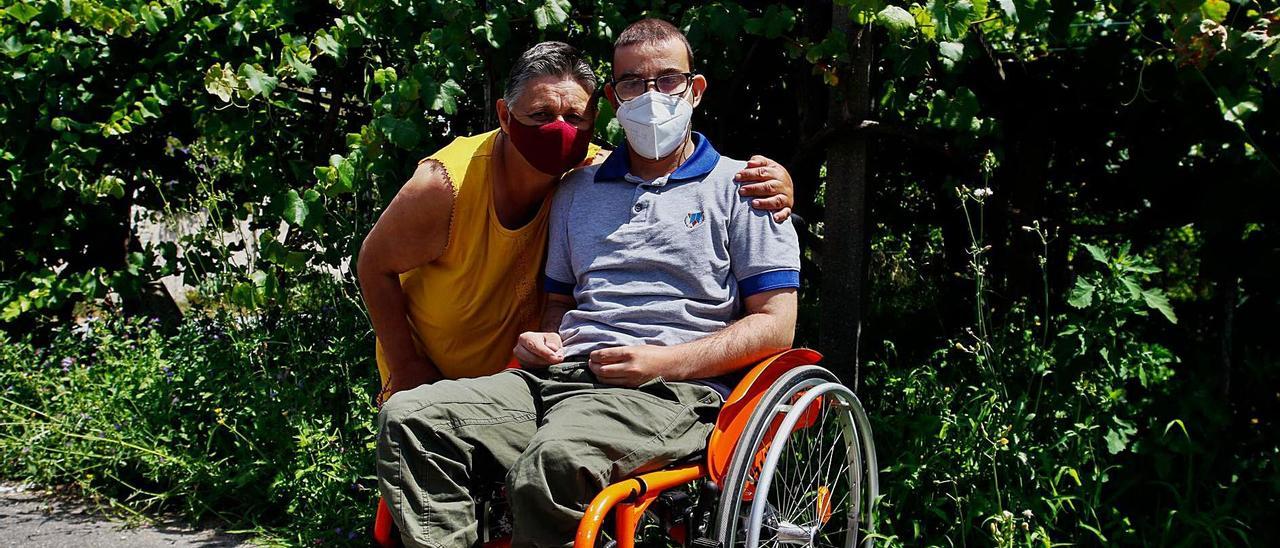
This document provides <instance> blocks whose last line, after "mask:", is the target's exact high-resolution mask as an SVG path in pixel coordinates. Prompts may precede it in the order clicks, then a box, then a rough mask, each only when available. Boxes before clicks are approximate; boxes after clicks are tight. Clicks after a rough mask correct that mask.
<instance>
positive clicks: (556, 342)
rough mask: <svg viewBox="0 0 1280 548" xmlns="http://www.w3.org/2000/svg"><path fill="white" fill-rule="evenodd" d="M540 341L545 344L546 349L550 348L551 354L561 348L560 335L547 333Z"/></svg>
mask: <svg viewBox="0 0 1280 548" xmlns="http://www.w3.org/2000/svg"><path fill="white" fill-rule="evenodd" d="M542 341H543V344H546V345H547V348H550V349H551V351H552V352H559V351H560V348H561V344H560V335H557V334H555V333H547V334H545V335H543V336H542Z"/></svg>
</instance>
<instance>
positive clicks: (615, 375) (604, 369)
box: [587, 361, 622, 384]
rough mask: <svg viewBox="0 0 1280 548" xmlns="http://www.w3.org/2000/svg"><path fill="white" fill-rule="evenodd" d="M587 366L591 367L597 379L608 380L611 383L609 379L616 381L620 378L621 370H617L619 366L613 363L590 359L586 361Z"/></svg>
mask: <svg viewBox="0 0 1280 548" xmlns="http://www.w3.org/2000/svg"><path fill="white" fill-rule="evenodd" d="M587 367H589V368H591V372H592V373H595V375H596V378H597V379H600V380H602V381H605V382H610V383H611V384H612V382H611V381H616V380H618V379H621V378H622V372H621V371H619V369H621V368H620V367H619V366H617V365H615V364H605V363H599V362H596V361H591V362H588V363H587Z"/></svg>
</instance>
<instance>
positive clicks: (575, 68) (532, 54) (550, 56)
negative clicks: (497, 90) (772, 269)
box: [502, 42, 596, 104]
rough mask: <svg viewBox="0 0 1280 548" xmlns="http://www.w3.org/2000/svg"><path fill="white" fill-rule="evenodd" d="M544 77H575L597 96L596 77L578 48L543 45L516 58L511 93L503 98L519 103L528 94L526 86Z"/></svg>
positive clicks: (564, 45) (557, 44)
mask: <svg viewBox="0 0 1280 548" xmlns="http://www.w3.org/2000/svg"><path fill="white" fill-rule="evenodd" d="M541 76H560V77H563V78H573V79H574V80H577V81H578V83H579V84H582V87H583V89H586V90H587V94H588V95H595V92H596V74H595V72H593V71H592V70H591V65H588V64H587V61H586V59H583V58H582V54H580V53H578V49H577V48H575V47H573V46H570V45H569V44H566V43H564V42H541V43H539V44H536V45H534V46H533V47H531V48H529V49H528V50H527V51H525V52H524V53H522V54H520V58H519V59H516V64H515V65H514V66H512V67H511V75H510V76H509V77H507V90H506V92H505V93H504V94H503V95H502V98H503V99H504V100H506V102H507V104H512V103H514V102H516V100H517V99H519V98H520V94H521V93H524V86H525V84H527V83H529V80H532V79H534V78H538V77H541Z"/></svg>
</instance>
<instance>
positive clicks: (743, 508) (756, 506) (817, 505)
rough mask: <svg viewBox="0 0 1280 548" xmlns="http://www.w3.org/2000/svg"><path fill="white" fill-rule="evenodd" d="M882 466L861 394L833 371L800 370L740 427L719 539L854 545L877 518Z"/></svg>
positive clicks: (752, 544)
mask: <svg viewBox="0 0 1280 548" xmlns="http://www.w3.org/2000/svg"><path fill="white" fill-rule="evenodd" d="M815 463H816V464H815ZM877 470H878V468H877V464H876V457H875V448H874V444H873V441H872V436H871V427H870V423H869V421H868V420H867V416H866V413H865V412H864V411H863V409H862V406H861V404H860V403H859V402H858V399H857V397H856V396H854V394H853V392H852V391H850V390H849V389H848V388H846V387H844V386H843V385H841V384H839V383H838V381H837V379H836V377H835V376H834V375H833V374H832V373H831V372H829V371H827V370H826V369H823V368H821V367H818V366H812V365H811V366H803V367H798V368H796V369H794V370H792V371H789V372H787V374H786V375H783V376H782V377H781V378H779V379H778V380H777V381H776V382H775V383H774V384H773V386H772V387H770V390H769V391H768V392H767V393H766V394H765V396H764V397H763V398H762V399H761V401H760V404H759V405H758V406H757V407H756V409H755V410H754V411H753V413H752V416H751V418H750V420H749V421H748V424H747V427H746V428H745V429H744V430H743V438H742V439H741V440H739V442H738V444H737V446H736V447H735V449H734V452H733V455H732V456H731V458H730V461H729V468H728V470H727V472H726V474H725V477H724V478H723V483H724V485H723V486H722V489H721V496H720V502H719V505H718V508H717V512H716V520H715V522H714V523H715V529H714V534H715V537H716V538H717V539H718V540H719V541H720V542H721V545H722V546H725V547H736V546H747V547H748V548H756V547H757V546H760V545H761V544H769V545H774V544H777V545H784V546H785V545H804V546H842V547H845V548H852V547H854V546H857V545H858V544H859V543H858V538H859V537H860V535H862V533H863V532H864V531H863V530H862V529H860V528H859V525H863V526H864V527H866V528H867V531H865V532H870V527H871V524H872V523H873V522H872V520H870V519H869V518H870V516H871V514H870V511H871V509H872V505H873V504H874V502H875V500H876V497H878V495H879V481H878V475H877ZM833 471H834V473H833ZM758 494H763V495H764V496H757V495H758ZM833 501H835V503H834V504H832V502H833ZM865 544H866V545H867V546H870V545H871V540H870V539H866V540H865Z"/></svg>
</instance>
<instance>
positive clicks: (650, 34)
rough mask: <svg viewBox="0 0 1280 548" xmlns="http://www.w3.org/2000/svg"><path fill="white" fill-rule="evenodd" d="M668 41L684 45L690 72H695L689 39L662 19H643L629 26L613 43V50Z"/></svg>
mask: <svg viewBox="0 0 1280 548" xmlns="http://www.w3.org/2000/svg"><path fill="white" fill-rule="evenodd" d="M667 40H679V41H680V43H681V44H684V51H685V53H688V54H689V70H693V47H691V46H690V45H689V39H688V38H685V36H684V33H683V32H680V29H678V28H676V26H675V25H672V24H671V23H668V22H666V21H663V20H661V19H652V18H650V19H641V20H639V21H636V22H634V23H632V24H630V25H627V28H626V29H625V30H623V31H622V34H619V35H618V39H617V40H616V41H614V42H613V50H614V51H618V48H622V47H626V46H636V45H654V44H661V43H663V42H666V41H667Z"/></svg>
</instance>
